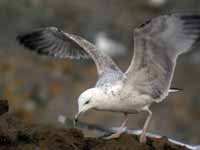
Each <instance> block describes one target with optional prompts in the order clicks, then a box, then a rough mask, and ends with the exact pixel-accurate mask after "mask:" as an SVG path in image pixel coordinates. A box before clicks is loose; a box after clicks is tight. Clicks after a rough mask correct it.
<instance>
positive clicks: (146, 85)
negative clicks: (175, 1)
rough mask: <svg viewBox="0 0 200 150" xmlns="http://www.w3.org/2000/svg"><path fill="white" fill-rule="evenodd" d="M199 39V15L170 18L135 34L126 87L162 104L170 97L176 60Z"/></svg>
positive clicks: (126, 75) (169, 16) (145, 27)
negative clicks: (164, 99) (163, 100)
mask: <svg viewBox="0 0 200 150" xmlns="http://www.w3.org/2000/svg"><path fill="white" fill-rule="evenodd" d="M199 36H200V15H198V14H170V15H164V16H160V17H157V18H155V19H152V20H150V21H148V22H147V23H146V24H143V25H142V26H140V27H139V28H137V29H135V30H134V56H133V59H132V62H131V65H130V66H129V68H128V70H127V71H126V73H125V78H124V82H125V85H126V86H129V87H132V88H133V89H134V90H136V91H138V92H140V93H141V94H146V95H149V96H151V97H152V99H154V100H155V101H157V102H159V101H160V100H162V99H163V98H165V97H166V96H167V95H168V92H169V87H170V85H171V81H172V77H173V72H174V68H175V65H176V59H177V57H178V56H179V55H180V54H182V53H184V52H187V51H188V50H189V49H190V48H191V47H192V46H193V45H194V44H195V43H196V42H197V41H199Z"/></svg>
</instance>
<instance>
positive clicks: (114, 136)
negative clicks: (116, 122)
mask: <svg viewBox="0 0 200 150" xmlns="http://www.w3.org/2000/svg"><path fill="white" fill-rule="evenodd" d="M124 116H125V118H124V121H123V122H122V124H121V126H120V127H119V129H118V131H117V132H116V133H113V134H112V135H110V136H108V137H105V138H104V139H114V138H118V137H120V135H121V134H122V133H123V132H124V131H125V130H126V124H127V121H128V114H127V113H124Z"/></svg>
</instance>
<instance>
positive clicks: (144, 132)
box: [140, 108, 152, 143]
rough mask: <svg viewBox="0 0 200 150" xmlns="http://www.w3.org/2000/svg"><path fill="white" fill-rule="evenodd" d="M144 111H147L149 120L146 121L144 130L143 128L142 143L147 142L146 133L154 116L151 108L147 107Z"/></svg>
mask: <svg viewBox="0 0 200 150" xmlns="http://www.w3.org/2000/svg"><path fill="white" fill-rule="evenodd" d="M144 111H147V112H148V114H149V115H148V117H147V120H146V121H145V124H144V127H143V130H142V134H141V135H140V143H146V135H145V134H146V131H147V127H148V124H149V121H150V120H151V117H152V112H151V111H150V110H149V108H145V109H144Z"/></svg>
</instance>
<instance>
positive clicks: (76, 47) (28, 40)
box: [17, 27, 121, 77]
mask: <svg viewBox="0 0 200 150" xmlns="http://www.w3.org/2000/svg"><path fill="white" fill-rule="evenodd" d="M17 40H18V41H19V43H20V44H22V45H24V47H26V48H29V49H30V50H33V51H36V52H38V53H39V54H45V55H50V56H54V57H58V58H71V59H79V58H92V59H93V61H94V62H95V64H96V67H97V72H98V75H99V76H100V77H101V76H102V75H103V74H106V73H107V72H115V73H121V71H120V69H119V68H118V66H117V65H116V64H115V63H114V62H113V60H112V59H111V58H110V57H109V56H107V55H105V54H104V53H103V52H101V51H99V50H97V49H96V47H95V45H93V44H92V43H90V42H89V41H87V40H85V39H84V38H82V37H80V36H77V35H74V34H69V33H66V32H63V31H61V30H59V29H57V28H55V27H47V28H40V29H37V30H34V31H32V32H28V33H24V34H21V35H18V36H17Z"/></svg>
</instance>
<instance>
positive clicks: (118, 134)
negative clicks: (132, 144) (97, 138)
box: [103, 127, 126, 140]
mask: <svg viewBox="0 0 200 150" xmlns="http://www.w3.org/2000/svg"><path fill="white" fill-rule="evenodd" d="M125 131H126V127H125V128H123V129H120V130H119V131H117V132H116V133H113V134H111V135H110V136H107V137H104V138H103V139H106V140H109V139H116V138H119V137H120V135H121V134H122V133H124V132H125Z"/></svg>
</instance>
